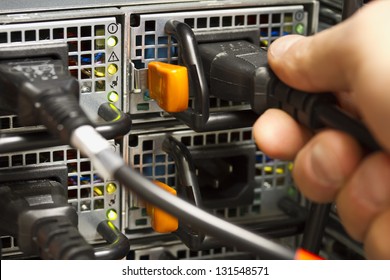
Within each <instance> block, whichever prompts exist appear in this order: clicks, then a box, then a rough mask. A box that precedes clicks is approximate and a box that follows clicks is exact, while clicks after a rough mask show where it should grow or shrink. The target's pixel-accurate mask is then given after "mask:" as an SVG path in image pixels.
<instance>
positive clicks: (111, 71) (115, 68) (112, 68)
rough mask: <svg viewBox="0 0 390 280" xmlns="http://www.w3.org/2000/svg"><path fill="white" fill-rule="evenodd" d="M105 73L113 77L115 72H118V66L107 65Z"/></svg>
mask: <svg viewBox="0 0 390 280" xmlns="http://www.w3.org/2000/svg"><path fill="white" fill-rule="evenodd" d="M107 72H108V74H110V75H114V74H115V73H116V72H118V65H116V64H113V63H112V64H110V65H108V67H107Z"/></svg>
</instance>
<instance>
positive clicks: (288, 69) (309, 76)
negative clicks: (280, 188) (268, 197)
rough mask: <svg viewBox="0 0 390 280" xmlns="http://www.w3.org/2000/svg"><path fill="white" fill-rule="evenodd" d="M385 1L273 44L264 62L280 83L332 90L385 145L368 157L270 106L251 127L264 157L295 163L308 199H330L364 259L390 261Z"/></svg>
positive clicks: (388, 13)
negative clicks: (313, 32) (362, 250)
mask: <svg viewBox="0 0 390 280" xmlns="http://www.w3.org/2000/svg"><path fill="white" fill-rule="evenodd" d="M389 24H390V2H389V1H374V2H372V3H370V4H369V5H366V6H365V7H364V8H362V9H361V11H359V12H358V13H357V14H356V15H354V16H352V17H351V18H350V19H348V20H346V21H345V22H343V23H341V24H339V25H337V26H335V27H333V28H331V29H328V30H326V31H323V32H321V33H318V34H316V35H314V36H312V37H301V36H295V35H291V36H286V37H283V38H281V39H278V40H277V41H276V42H274V43H273V44H272V45H271V47H270V49H269V52H268V60H269V64H270V66H271V68H272V69H273V70H274V72H275V74H276V75H277V76H278V77H279V78H280V79H281V80H282V81H283V82H285V83H286V84H288V85H290V86H292V87H295V88H297V89H300V90H304V91H308V92H329V91H330V92H334V93H335V94H336V96H337V97H338V99H339V102H340V104H341V106H342V107H343V108H344V109H345V110H347V111H349V112H350V113H351V114H353V115H355V116H356V117H358V118H361V119H362V121H363V122H364V123H365V125H366V126H367V127H368V129H369V130H370V131H371V133H372V134H373V135H374V137H375V138H376V139H377V140H378V142H379V143H380V145H381V146H382V147H383V151H382V152H377V153H374V154H371V155H368V156H365V155H364V151H363V150H362V148H361V147H360V145H359V144H358V143H357V142H356V140H355V139H353V138H352V137H351V136H349V135H347V134H345V133H343V132H340V131H335V130H331V129H326V130H323V131H321V132H319V133H318V134H316V135H314V136H313V135H312V134H311V132H310V131H308V130H307V129H305V128H304V127H302V126H300V125H298V124H297V123H296V122H295V121H294V120H293V119H292V118H291V117H290V116H289V115H287V114H286V113H284V112H282V111H279V110H276V109H271V110H268V111H267V112H265V113H264V114H263V115H262V116H261V117H260V118H259V119H258V121H257V122H256V123H255V125H254V132H253V133H254V137H255V140H256V143H257V145H258V146H259V148H260V149H261V150H262V151H263V152H265V153H266V154H267V155H269V156H271V157H274V158H279V159H287V160H292V159H295V164H294V169H293V176H294V180H295V182H296V184H297V186H298V187H299V189H300V190H301V191H302V193H303V194H304V195H306V196H307V197H308V198H309V199H311V200H313V201H315V202H320V203H326V202H332V201H336V204H337V210H338V214H339V216H340V218H341V220H342V222H343V224H344V226H345V228H346V230H347V232H348V233H349V234H350V235H351V236H352V237H353V238H354V239H356V240H358V241H362V242H363V243H364V246H365V251H366V255H367V257H368V258H374V259H378V258H380V259H390V155H389V152H390V129H389V126H388V123H389V122H390V79H389V77H388V75H389V73H390V34H389V32H388V30H387V26H389Z"/></svg>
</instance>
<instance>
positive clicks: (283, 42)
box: [269, 35, 304, 58]
mask: <svg viewBox="0 0 390 280" xmlns="http://www.w3.org/2000/svg"><path fill="white" fill-rule="evenodd" d="M302 38H304V37H303V36H297V35H291V36H286V37H281V38H279V39H278V40H276V41H275V42H274V43H272V44H271V46H270V48H269V53H270V54H271V55H272V56H273V57H275V58H278V57H280V56H282V55H283V54H285V53H286V51H287V50H288V49H289V48H290V47H291V46H292V45H293V44H295V42H297V41H299V40H301V39H302Z"/></svg>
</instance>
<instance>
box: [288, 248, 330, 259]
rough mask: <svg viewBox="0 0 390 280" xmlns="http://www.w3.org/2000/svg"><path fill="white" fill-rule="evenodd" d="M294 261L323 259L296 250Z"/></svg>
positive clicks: (307, 252)
mask: <svg viewBox="0 0 390 280" xmlns="http://www.w3.org/2000/svg"><path fill="white" fill-rule="evenodd" d="M295 260H305V261H307V260H323V258H321V257H320V256H317V255H315V254H313V253H311V252H309V251H306V250H304V249H298V250H297V251H296V252H295Z"/></svg>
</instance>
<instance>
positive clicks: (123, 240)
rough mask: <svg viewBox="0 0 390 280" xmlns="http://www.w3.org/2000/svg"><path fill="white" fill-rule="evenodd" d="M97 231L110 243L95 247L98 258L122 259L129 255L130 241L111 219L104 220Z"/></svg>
mask: <svg viewBox="0 0 390 280" xmlns="http://www.w3.org/2000/svg"><path fill="white" fill-rule="evenodd" d="M97 232H98V233H99V234H100V235H101V236H102V237H103V238H104V239H105V240H106V241H107V242H108V243H109V245H107V246H104V247H98V248H96V249H95V258H96V259H98V260H120V259H123V258H125V257H126V256H127V254H128V253H129V250H130V241H129V240H128V239H127V237H126V236H125V235H124V234H122V233H121V232H120V231H119V230H118V229H117V228H116V227H115V226H113V225H112V224H110V222H109V221H102V222H100V223H99V225H98V227H97Z"/></svg>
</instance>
